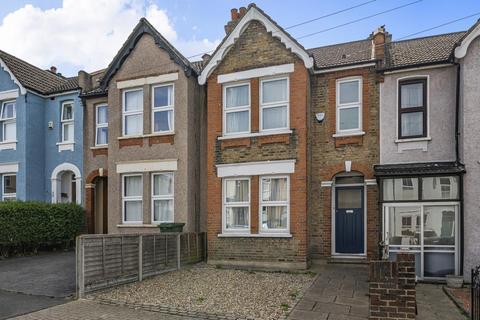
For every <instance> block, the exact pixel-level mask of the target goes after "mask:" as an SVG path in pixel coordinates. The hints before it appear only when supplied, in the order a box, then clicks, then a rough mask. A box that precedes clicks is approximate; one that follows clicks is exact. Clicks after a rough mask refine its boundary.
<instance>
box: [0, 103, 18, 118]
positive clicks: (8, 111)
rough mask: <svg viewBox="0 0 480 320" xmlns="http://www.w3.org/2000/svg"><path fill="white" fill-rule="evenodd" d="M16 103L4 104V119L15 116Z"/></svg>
mask: <svg viewBox="0 0 480 320" xmlns="http://www.w3.org/2000/svg"><path fill="white" fill-rule="evenodd" d="M15 113H16V112H15V103H14V102H12V103H6V104H4V105H3V110H2V119H8V118H15Z"/></svg>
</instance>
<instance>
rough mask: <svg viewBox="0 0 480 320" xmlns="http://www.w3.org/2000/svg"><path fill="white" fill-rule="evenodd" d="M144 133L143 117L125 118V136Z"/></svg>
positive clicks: (140, 115) (137, 115)
mask: <svg viewBox="0 0 480 320" xmlns="http://www.w3.org/2000/svg"><path fill="white" fill-rule="evenodd" d="M142 133H143V115H142V114H135V115H131V116H125V134H126V135H139V134H142Z"/></svg>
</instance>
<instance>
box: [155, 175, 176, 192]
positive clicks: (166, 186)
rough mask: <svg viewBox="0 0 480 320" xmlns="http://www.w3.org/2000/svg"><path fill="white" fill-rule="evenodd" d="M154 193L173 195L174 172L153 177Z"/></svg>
mask: <svg viewBox="0 0 480 320" xmlns="http://www.w3.org/2000/svg"><path fill="white" fill-rule="evenodd" d="M153 195H155V196H164V195H173V174H172V173H162V174H156V175H154V178H153Z"/></svg>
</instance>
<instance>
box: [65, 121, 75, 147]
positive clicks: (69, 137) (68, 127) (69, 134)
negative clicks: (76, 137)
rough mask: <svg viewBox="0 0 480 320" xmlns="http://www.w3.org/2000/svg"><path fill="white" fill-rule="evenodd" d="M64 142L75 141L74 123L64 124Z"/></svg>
mask: <svg viewBox="0 0 480 320" xmlns="http://www.w3.org/2000/svg"><path fill="white" fill-rule="evenodd" d="M63 141H64V142H66V141H73V123H64V124H63Z"/></svg>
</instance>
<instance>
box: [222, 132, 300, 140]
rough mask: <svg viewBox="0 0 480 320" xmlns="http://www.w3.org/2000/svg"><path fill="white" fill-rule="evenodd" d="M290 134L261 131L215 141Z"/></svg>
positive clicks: (223, 137)
mask: <svg viewBox="0 0 480 320" xmlns="http://www.w3.org/2000/svg"><path fill="white" fill-rule="evenodd" d="M292 132H293V131H292V130H277V131H262V132H253V133H244V134H237V135H227V136H221V137H218V138H217V139H218V140H228V139H241V138H254V137H264V136H274V135H278V134H291V133H292Z"/></svg>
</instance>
